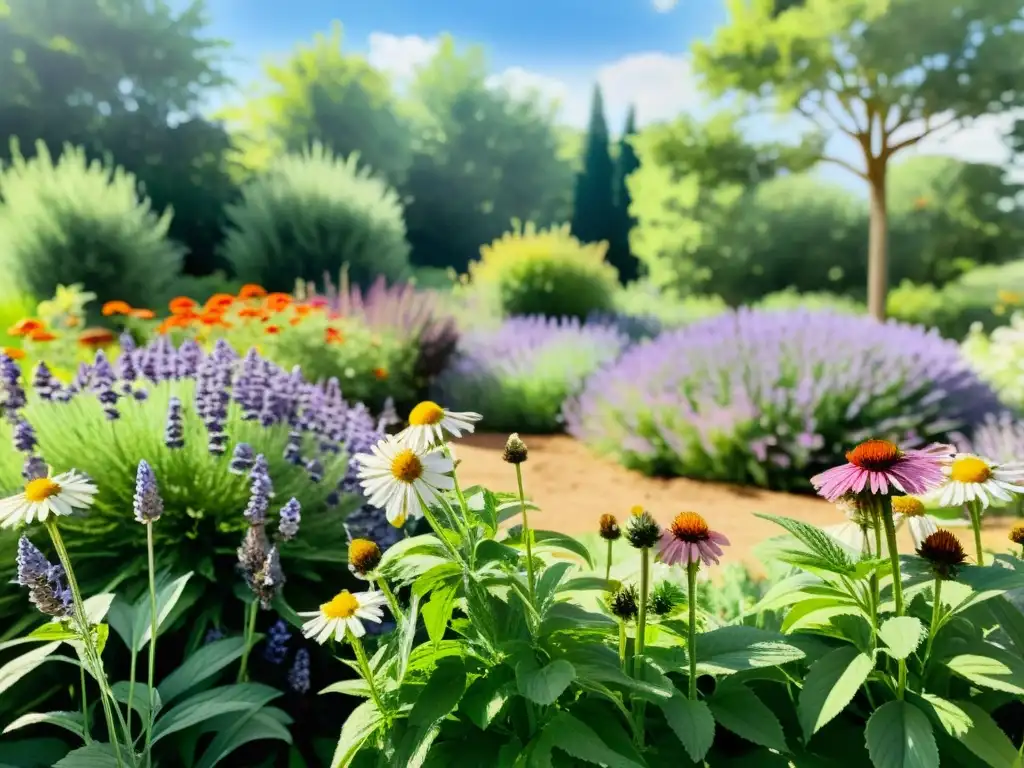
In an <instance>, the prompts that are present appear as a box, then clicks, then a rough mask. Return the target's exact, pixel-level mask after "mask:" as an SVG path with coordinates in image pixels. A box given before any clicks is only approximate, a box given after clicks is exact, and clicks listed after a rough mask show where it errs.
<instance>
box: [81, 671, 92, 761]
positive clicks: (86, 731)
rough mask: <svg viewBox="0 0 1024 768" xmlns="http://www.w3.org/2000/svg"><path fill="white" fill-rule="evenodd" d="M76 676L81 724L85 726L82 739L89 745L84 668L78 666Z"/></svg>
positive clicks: (90, 739)
mask: <svg viewBox="0 0 1024 768" xmlns="http://www.w3.org/2000/svg"><path fill="white" fill-rule="evenodd" d="M78 674H79V675H80V676H81V683H82V723H83V724H84V726H85V727H84V728H83V729H82V731H83V733H82V738H83V739H85V743H86V744H91V743H92V736H91V735H90V733H89V699H88V696H87V695H86V692H85V667H83V666H81V665H79V667H78Z"/></svg>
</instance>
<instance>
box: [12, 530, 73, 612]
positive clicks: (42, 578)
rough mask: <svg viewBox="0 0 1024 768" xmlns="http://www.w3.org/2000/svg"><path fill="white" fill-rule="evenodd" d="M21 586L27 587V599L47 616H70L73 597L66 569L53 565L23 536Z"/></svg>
mask: <svg viewBox="0 0 1024 768" xmlns="http://www.w3.org/2000/svg"><path fill="white" fill-rule="evenodd" d="M17 564H18V576H17V580H18V584H20V585H21V586H23V587H28V599H29V602H31V603H32V605H34V606H35V607H36V608H38V609H39V610H40V612H42V613H44V614H46V615H47V616H55V617H57V618H65V617H67V616H70V615H71V611H72V603H73V600H72V595H71V589H70V588H69V587H68V586H67V584H66V579H65V574H64V568H63V567H61V566H60V565H54V564H53V563H51V562H50V561H49V560H47V559H46V556H45V555H44V554H43V553H42V552H40V551H39V549H38V548H36V546H35V545H34V544H33V543H32V542H31V541H29V540H28V537H27V536H22V537H21V539H20V540H19V541H18V556H17Z"/></svg>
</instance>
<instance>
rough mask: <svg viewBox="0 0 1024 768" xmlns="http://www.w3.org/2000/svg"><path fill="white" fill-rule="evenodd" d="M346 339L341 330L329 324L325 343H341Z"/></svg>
mask: <svg viewBox="0 0 1024 768" xmlns="http://www.w3.org/2000/svg"><path fill="white" fill-rule="evenodd" d="M344 341H345V337H344V336H343V335H342V333H341V331H339V330H338V329H337V328H332V327H330V326H328V327H327V329H326V330H325V331H324V342H325V343H327V344H341V343H343V342H344Z"/></svg>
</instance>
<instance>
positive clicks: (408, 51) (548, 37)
mask: <svg viewBox="0 0 1024 768" xmlns="http://www.w3.org/2000/svg"><path fill="white" fill-rule="evenodd" d="M171 1H172V3H176V4H178V5H185V4H186V3H187V2H188V0H171ZM658 4H663V5H671V0H516V1H515V2H508V1H507V0H506V1H505V2H502V0H489V1H488V0H207V7H208V9H209V16H210V19H211V26H210V33H211V35H213V36H216V37H221V38H224V39H226V40H228V41H230V42H231V43H232V45H233V48H232V55H233V56H234V57H235V62H234V64H233V65H232V66H231V68H230V71H231V74H233V75H234V76H235V77H236V78H237V79H238V81H239V82H240V84H242V85H243V86H244V85H246V84H248V83H251V82H253V81H254V80H256V79H258V77H259V65H260V62H261V61H262V60H264V59H266V58H268V57H270V58H281V57H283V56H285V55H287V53H288V52H289V51H290V50H291V49H292V48H294V46H295V45H296V44H297V43H299V42H302V41H307V40H309V39H310V38H312V36H313V35H314V34H315V33H317V32H325V31H328V30H329V29H330V26H331V23H332V21H334V20H338V21H340V22H341V23H342V25H343V27H344V46H345V48H346V49H347V50H349V51H352V52H360V53H365V54H366V55H367V56H368V58H369V60H370V61H371V63H372V64H374V65H375V66H377V67H379V68H380V69H383V70H385V71H387V72H388V73H389V74H390V75H391V76H392V78H393V79H394V81H395V82H396V85H397V87H399V88H401V84H402V82H403V81H405V80H407V79H408V78H409V77H410V76H411V75H412V73H413V72H414V69H415V67H416V66H417V65H418V64H420V63H422V62H423V61H425V60H427V59H429V57H430V55H431V53H432V50H433V47H434V46H435V45H436V40H437V37H438V36H439V35H441V34H442V33H450V34H452V35H453V36H454V37H455V39H456V41H458V42H461V43H465V44H470V43H472V44H480V45H483V46H484V48H485V49H486V50H487V52H488V55H489V62H490V65H491V68H492V70H493V73H494V75H493V77H494V80H495V82H496V83H500V84H502V85H505V86H506V87H508V88H509V89H511V90H513V91H515V90H517V89H523V90H525V89H527V88H530V89H536V90H539V91H540V92H541V93H543V94H545V95H547V96H550V97H551V98H553V99H556V100H557V101H558V102H559V103H560V104H561V105H562V110H561V113H560V119H561V121H562V122H564V123H567V124H571V125H575V126H578V127H583V125H585V121H586V117H587V112H588V105H589V100H590V93H591V89H592V87H593V84H594V82H595V81H596V82H600V84H601V86H602V90H603V92H604V96H605V104H606V108H607V116H608V120H609V124H610V126H611V128H612V130H613V131H617V130H618V129H619V127H620V126H621V125H622V121H623V119H624V116H625V113H626V110H627V108H628V107H629V106H630V105H631V104H632V105H635V106H636V109H637V113H638V118H639V120H640V122H641V124H643V123H649V122H653V121H660V120H670V119H672V118H673V117H675V116H676V115H678V114H680V113H681V112H694V111H703V110H706V109H708V108H709V105H708V103H707V100H706V98H705V97H704V96H703V94H702V93H701V91H700V88H699V84H698V82H697V80H696V78H695V77H694V76H693V73H692V72H691V70H690V67H689V64H688V60H687V52H688V50H689V47H690V45H691V43H692V42H693V41H694V40H698V39H706V38H708V37H710V36H711V35H712V34H713V32H714V30H715V28H716V27H717V26H718V25H720V24H722V23H723V22H724V21H725V20H726V17H727V16H726V10H725V7H726V6H725V0H679V1H678V2H677V3H676V4H675V6H674V7H672V8H670V9H667V10H666V9H665V8H662V9H659V8H657V7H656V5H658ZM226 98H228V99H230V98H232V96H231V95H227V96H226ZM1002 124H1003V121H1000V126H997V127H996V128H994V127H993V123H992V122H991V121H989V122H987V123H985V124H983V125H981V126H978V127H975V128H973V129H970V130H967V131H963V132H960V133H958V134H956V135H955V136H953V137H952V138H946V139H944V140H940V141H931V140H929V142H928V143H926V144H923V146H922V150H923V151H928V152H939V153H942V154H952V155H956V156H959V157H964V158H965V159H972V160H979V161H988V162H1000V159H1001V156H1002V154H1003V151H1002V149H1001V142H1000V140H999V138H998V136H999V130H998V127H1001V126H1002ZM749 131H750V133H751V135H752V136H753V137H757V138H764V137H767V136H772V137H785V136H786V135H787V134H793V133H795V131H796V124H795V123H794V122H792V121H789V122H782V123H777V122H776V123H773V122H770V121H768V120H758V121H751V122H750V124H749ZM829 151H830V153H831V154H834V155H837V156H839V157H841V158H843V159H844V160H847V161H850V162H853V163H855V164H856V165H858V166H862V165H863V162H862V161H860V160H859V158H858V149H857V148H856V146H854V145H853V144H852V142H850V141H848V140H845V139H843V138H839V139H836V140H835V141H834V142H833V143H832V144H831V145H830V147H829ZM820 173H821V174H822V175H824V176H826V177H827V178H829V179H832V180H835V181H837V182H839V183H842V184H844V185H845V186H850V187H851V188H854V189H858V190H863V189H864V186H863V182H861V180H860V179H858V178H857V177H856V176H854V175H853V174H851V173H849V172H848V171H845V170H842V169H840V168H839V167H838V166H834V165H824V166H822V168H821V170H820Z"/></svg>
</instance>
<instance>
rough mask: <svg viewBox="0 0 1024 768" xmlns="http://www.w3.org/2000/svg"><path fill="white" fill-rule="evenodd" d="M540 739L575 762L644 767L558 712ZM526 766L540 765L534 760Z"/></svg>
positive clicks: (587, 728)
mask: <svg viewBox="0 0 1024 768" xmlns="http://www.w3.org/2000/svg"><path fill="white" fill-rule="evenodd" d="M541 739H542V740H543V741H544V742H545V744H546V745H550V746H551V747H555V748H557V749H560V750H561V751H563V752H565V753H566V754H568V755H569V756H570V757H573V758H575V759H576V760H581V761H583V762H587V763H593V764H595V765H602V766H607V768H644V767H643V766H642V765H641V764H640V763H637V762H635V761H633V760H631V759H630V758H628V757H626V756H625V755H621V754H619V753H618V752H616V751H615V750H614V749H612V748H611V747H609V746H608V745H607V744H605V742H604V741H602V739H601V737H600V736H599V735H598V734H597V733H595V732H594V731H593V730H592V729H591V728H590V726H588V725H586V724H585V723H584V722H583V721H581V720H579V719H578V718H575V717H573V716H572V715H570V714H569V713H568V712H559V713H558V714H557V715H555V716H554V717H553V718H551V720H550V721H548V724H547V725H546V726H544V731H543V732H542V735H541ZM530 765H537V766H539V765H541V763H538V762H536V761H534V762H531V763H530Z"/></svg>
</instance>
